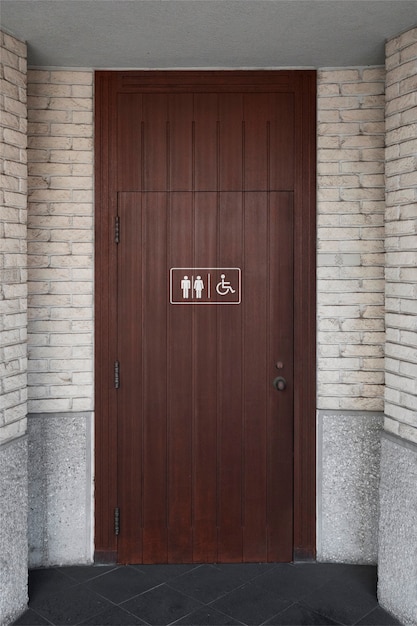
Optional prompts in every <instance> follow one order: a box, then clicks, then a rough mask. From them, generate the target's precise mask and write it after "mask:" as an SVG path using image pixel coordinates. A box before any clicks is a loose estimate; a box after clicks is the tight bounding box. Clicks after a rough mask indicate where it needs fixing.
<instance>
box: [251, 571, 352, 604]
mask: <svg viewBox="0 0 417 626" xmlns="http://www.w3.org/2000/svg"><path fill="white" fill-rule="evenodd" d="M323 565H327V564H323ZM344 570H345V567H344V566H342V567H341V568H336V569H334V568H333V569H332V567H331V566H330V567H329V566H328V565H327V566H325V567H321V564H316V563H303V564H297V565H292V564H289V563H280V564H279V565H278V566H277V567H276V568H274V569H273V570H271V571H269V572H266V573H265V574H263V575H262V576H259V577H258V578H256V580H254V583H255V584H257V585H260V586H262V587H263V588H264V589H269V590H270V591H273V592H274V593H277V594H278V595H279V596H281V597H282V598H288V599H290V600H299V599H301V598H303V597H304V596H306V595H308V594H309V593H311V592H312V591H314V590H316V589H319V588H320V587H321V586H323V585H324V584H325V583H327V582H329V581H330V580H331V579H332V578H333V577H334V575H335V574H336V572H342V571H344Z"/></svg>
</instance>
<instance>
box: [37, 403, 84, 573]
mask: <svg viewBox="0 0 417 626" xmlns="http://www.w3.org/2000/svg"><path fill="white" fill-rule="evenodd" d="M28 417H29V419H28V435H29V520H28V522H29V567H32V568H34V567H49V566H52V565H74V564H87V563H92V560H93V546H92V543H93V541H92V532H93V524H92V506H93V505H92V462H91V456H92V414H91V413H61V414H48V413H43V414H32V415H29V416H28Z"/></svg>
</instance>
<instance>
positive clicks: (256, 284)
mask: <svg viewBox="0 0 417 626" xmlns="http://www.w3.org/2000/svg"><path fill="white" fill-rule="evenodd" d="M244 201H245V211H244V220H245V221H244V228H245V246H244V255H245V262H244V266H245V296H244V300H243V308H244V326H243V333H244V339H243V341H244V371H243V392H244V415H243V420H244V424H243V428H244V452H245V453H244V466H243V468H242V472H243V480H244V503H243V506H244V512H243V514H244V518H243V519H244V551H243V560H244V561H266V560H267V545H266V527H267V523H268V522H267V517H266V513H267V511H266V497H267V472H266V441H267V417H268V409H269V407H268V402H267V397H268V391H269V386H270V383H271V381H270V373H269V372H268V371H267V367H266V363H267V358H266V354H267V345H268V342H269V326H268V322H269V319H268V314H267V312H268V296H269V293H268V292H269V246H268V236H269V235H268V226H269V224H268V202H267V193H265V192H263V193H261V192H258V193H249V192H246V193H245V196H244ZM277 261H278V260H277V259H276V258H274V261H273V262H274V263H277ZM274 323H280V320H279V318H276V319H275V320H274Z"/></svg>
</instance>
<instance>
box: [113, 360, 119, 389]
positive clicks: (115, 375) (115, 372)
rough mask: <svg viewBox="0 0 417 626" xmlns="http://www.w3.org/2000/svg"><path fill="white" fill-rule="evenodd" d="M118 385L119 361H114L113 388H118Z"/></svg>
mask: <svg viewBox="0 0 417 626" xmlns="http://www.w3.org/2000/svg"><path fill="white" fill-rule="evenodd" d="M119 387H120V363H119V361H115V362H114V388H115V389H119Z"/></svg>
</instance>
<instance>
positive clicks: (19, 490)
mask: <svg viewBox="0 0 417 626" xmlns="http://www.w3.org/2000/svg"><path fill="white" fill-rule="evenodd" d="M0 467H1V471H0V502H1V506H0V624H10V623H12V622H13V621H14V619H16V618H17V617H18V616H19V615H20V614H21V613H23V611H24V610H25V609H26V608H27V602H28V588H27V578H28V576H27V574H28V572H27V569H28V563H27V513H28V497H27V437H26V436H24V437H19V438H18V439H14V440H13V441H10V442H9V443H6V444H4V445H2V446H0Z"/></svg>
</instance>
